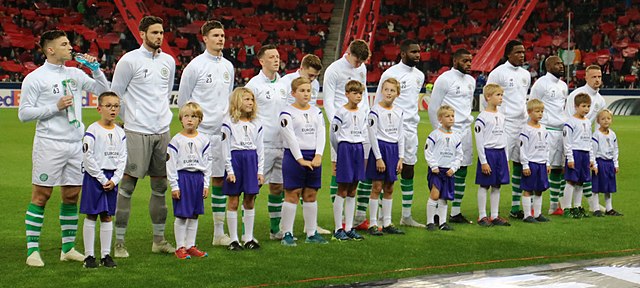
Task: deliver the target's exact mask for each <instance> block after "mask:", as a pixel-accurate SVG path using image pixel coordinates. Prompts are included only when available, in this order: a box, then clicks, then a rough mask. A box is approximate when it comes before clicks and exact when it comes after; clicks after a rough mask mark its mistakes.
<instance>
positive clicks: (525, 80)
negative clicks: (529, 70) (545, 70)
mask: <svg viewBox="0 0 640 288" xmlns="http://www.w3.org/2000/svg"><path fill="white" fill-rule="evenodd" d="M522 86H527V78H522Z"/></svg>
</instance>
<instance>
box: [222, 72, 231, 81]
mask: <svg viewBox="0 0 640 288" xmlns="http://www.w3.org/2000/svg"><path fill="white" fill-rule="evenodd" d="M222 78H223V79H224V81H229V78H230V76H229V72H226V71H225V72H224V74H222Z"/></svg>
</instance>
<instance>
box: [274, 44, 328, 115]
mask: <svg viewBox="0 0 640 288" xmlns="http://www.w3.org/2000/svg"><path fill="white" fill-rule="evenodd" d="M320 70H322V61H321V60H320V58H318V56H316V55H313V54H307V55H305V56H304V57H302V62H301V63H300V69H298V71H296V72H293V73H289V74H287V75H284V76H282V78H280V84H281V85H282V87H284V91H285V95H287V104H291V103H293V102H294V101H295V98H293V96H291V82H292V81H293V80H294V79H296V78H298V77H305V78H307V79H309V81H311V100H310V101H309V104H311V105H313V106H317V103H316V101H317V100H318V93H320V83H319V82H318V76H320Z"/></svg>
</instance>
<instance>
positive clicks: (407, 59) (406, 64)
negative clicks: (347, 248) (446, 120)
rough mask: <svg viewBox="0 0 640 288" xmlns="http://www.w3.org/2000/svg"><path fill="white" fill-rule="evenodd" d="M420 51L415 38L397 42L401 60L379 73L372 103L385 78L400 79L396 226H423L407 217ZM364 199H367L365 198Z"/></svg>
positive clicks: (421, 77) (421, 76)
mask: <svg viewBox="0 0 640 288" xmlns="http://www.w3.org/2000/svg"><path fill="white" fill-rule="evenodd" d="M420 50H421V49H420V44H419V43H418V42H417V41H416V40H412V39H407V40H404V41H402V43H401V44H400V58H401V61H400V63H398V64H396V65H393V66H391V67H390V68H389V69H387V70H386V71H384V73H382V76H381V77H380V82H379V84H378V89H377V91H376V97H375V100H374V103H378V102H380V100H381V98H382V84H383V83H384V81H385V80H387V79H388V78H395V79H396V80H398V82H400V96H398V98H397V99H396V100H395V101H394V104H395V105H397V106H398V107H400V108H402V111H403V112H404V114H403V115H404V116H403V128H404V130H403V135H404V138H405V140H404V143H405V145H404V151H405V152H404V159H403V163H402V172H401V173H400V188H401V190H402V218H400V225H404V226H412V227H422V228H424V227H425V225H424V224H421V223H419V222H418V221H415V220H413V217H412V216H411V206H412V204H413V177H414V167H415V165H416V163H417V162H418V156H417V155H418V154H417V153H418V123H420V115H419V114H418V98H419V97H418V94H420V89H422V84H423V83H424V78H425V77H424V73H422V71H420V69H418V68H417V67H416V66H417V65H418V64H419V63H420ZM367 198H368V197H367ZM363 200H364V199H363ZM366 200H367V201H368V199H366ZM358 207H360V205H359V206H358ZM365 210H366V208H365Z"/></svg>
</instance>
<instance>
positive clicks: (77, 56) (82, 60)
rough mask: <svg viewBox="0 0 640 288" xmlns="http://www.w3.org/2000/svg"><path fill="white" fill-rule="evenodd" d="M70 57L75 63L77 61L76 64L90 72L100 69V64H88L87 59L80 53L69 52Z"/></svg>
mask: <svg viewBox="0 0 640 288" xmlns="http://www.w3.org/2000/svg"><path fill="white" fill-rule="evenodd" d="M71 55H72V56H73V58H74V59H75V60H76V61H78V63H80V64H82V65H84V66H87V67H89V69H91V71H98V69H100V63H98V62H97V61H95V62H89V61H88V60H87V59H85V58H84V55H83V54H81V53H76V52H71Z"/></svg>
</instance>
